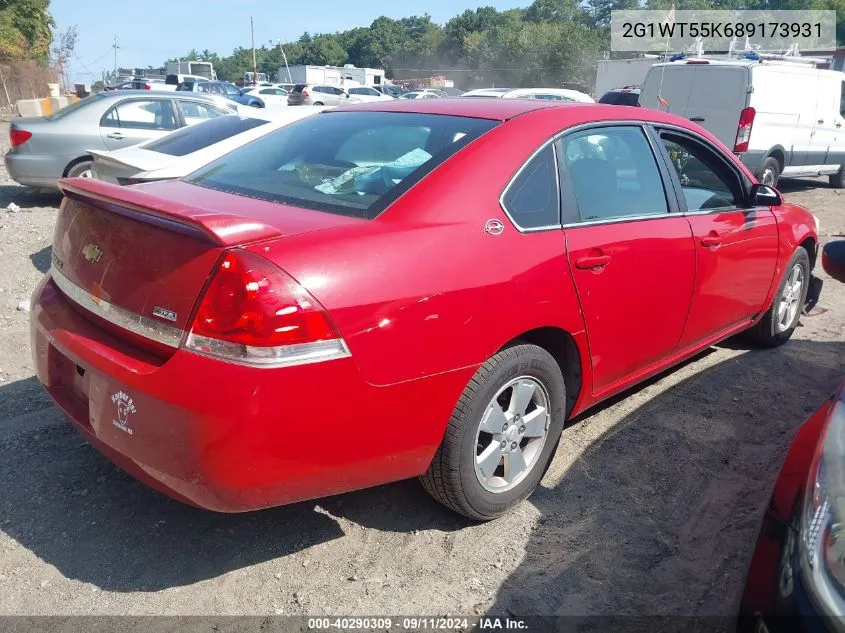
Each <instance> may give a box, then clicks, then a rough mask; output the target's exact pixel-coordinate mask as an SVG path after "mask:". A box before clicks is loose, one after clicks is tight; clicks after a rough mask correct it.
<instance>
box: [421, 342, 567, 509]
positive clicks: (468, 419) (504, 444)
mask: <svg viewBox="0 0 845 633" xmlns="http://www.w3.org/2000/svg"><path fill="white" fill-rule="evenodd" d="M565 404H566V389H565V385H564V381H563V374H562V373H561V370H560V367H559V366H558V364H557V362H556V361H555V359H554V358H553V357H552V356H551V354H549V353H548V352H547V351H546V350H544V349H543V348H541V347H538V346H536V345H514V346H513V347H508V348H506V349H504V350H502V351H501V352H499V353H498V354H496V355H495V356H493V357H492V358H491V359H490V360H488V361H487V362H486V363H484V365H482V366H481V367H480V368H479V369H478V371H477V372H476V374H475V376H473V378H472V380H471V381H470V383H469V384H468V385H467V387H466V389H464V392H463V394H461V397H460V399H459V400H458V404H457V406H456V407H455V410H454V412H453V413H452V417H451V419H450V420H449V425H448V427H447V429H446V434H445V435H444V437H443V441H442V442H441V444H440V447H439V448H438V449H437V453H436V454H435V456H434V459H433V460H432V463H431V465H430V466H429V468H428V472H426V474H425V475H423V476H422V477H421V481H422V484H423V487H424V488H425V489H426V490H427V491H428V493H429V494H431V496H433V497H434V498H435V499H437V500H438V501H439V502H440V503H442V504H443V505H445V506H447V507H449V508H451V509H452V510H454V511H455V512H458V513H459V514H462V515H464V516H466V517H469V518H471V519H476V520H479V521H487V520H490V519H495V518H496V517H499V516H501V515H503V514H505V513H506V512H507V511H508V510H510V509H511V508H512V507H514V506H515V505H517V504H519V503H520V502H522V501H523V500H524V499H526V498H527V497H528V496H529V495H530V494H531V493H532V492H533V491H534V489H535V488H536V487H537V484H539V483H540V479H542V477H543V475H544V474H545V472H546V469H547V468H548V465H549V462H550V461H551V458H552V455H553V454H554V451H555V448H556V447H557V443H558V440H559V439H560V434H561V431H562V430H563V424H564V420H565V415H566V407H565Z"/></svg>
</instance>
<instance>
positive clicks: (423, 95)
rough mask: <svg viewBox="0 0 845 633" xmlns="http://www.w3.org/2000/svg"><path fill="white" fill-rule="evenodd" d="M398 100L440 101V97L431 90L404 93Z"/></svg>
mask: <svg viewBox="0 0 845 633" xmlns="http://www.w3.org/2000/svg"><path fill="white" fill-rule="evenodd" d="M399 98H400V99H441V98H442V97H441V95H440V94H439V93H437V92H435V91H433V90H412V91H410V92H406V93H404V94H403V95H402V96H400V97H399Z"/></svg>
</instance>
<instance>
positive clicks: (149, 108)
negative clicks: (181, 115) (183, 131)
mask: <svg viewBox="0 0 845 633" xmlns="http://www.w3.org/2000/svg"><path fill="white" fill-rule="evenodd" d="M100 125H102V126H103V127H119V128H130V129H135V130H175V129H176V117H175V116H174V112H173V104H171V103H170V100H169V99H158V100H155V101H150V100H144V99H135V100H131V101H122V102H120V103H118V104H117V105H115V106H113V107H112V108H110V109H109V111H108V112H106V113H105V114H104V115H103V118H102V119H101V120H100Z"/></svg>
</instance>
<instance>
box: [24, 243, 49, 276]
mask: <svg viewBox="0 0 845 633" xmlns="http://www.w3.org/2000/svg"><path fill="white" fill-rule="evenodd" d="M52 251H53V247H52V246H45V247H44V248H42V249H41V250H40V251H38V252H36V253H32V255H30V256H29V260H30V261H31V262H32V265H33V266H35V269H36V270H38V272H41V273H46V272H47V271H48V270H49V269H50V259H51V257H52Z"/></svg>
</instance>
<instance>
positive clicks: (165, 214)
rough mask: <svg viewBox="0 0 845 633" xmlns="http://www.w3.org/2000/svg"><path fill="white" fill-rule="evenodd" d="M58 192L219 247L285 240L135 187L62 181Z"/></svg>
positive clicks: (258, 225)
mask: <svg viewBox="0 0 845 633" xmlns="http://www.w3.org/2000/svg"><path fill="white" fill-rule="evenodd" d="M59 189H60V190H61V192H62V193H63V194H64V195H65V196H66V197H67V198H69V199H71V200H76V201H78V202H82V203H83V204H87V205H89V206H92V207H95V208H97V209H101V210H103V211H108V212H110V213H116V214H118V215H122V216H125V217H128V218H131V219H133V220H136V221H138V222H145V223H147V224H152V225H155V226H159V227H162V228H165V229H167V230H169V231H175V232H177V233H181V234H183V235H189V236H190V237H193V238H194V239H200V240H204V241H206V242H210V243H212V244H215V245H217V246H224V247H228V246H237V245H240V244H245V243H249V242H256V241H259V240H267V239H273V238H276V237H281V236H282V233H281V231H280V230H279V229H277V228H276V227H273V226H269V225H267V224H264V223H263V222H256V221H255V220H251V219H249V218H245V217H243V216H239V215H234V214H232V213H220V212H218V211H214V210H212V209H203V208H201V207H195V206H192V205H187V204H184V203H181V202H174V201H172V200H168V199H167V198H162V197H160V196H156V195H153V194H151V193H147V192H146V191H144V190H143V189H139V188H135V187H121V186H119V185H113V184H111V183H108V182H103V181H101V180H94V179H92V178H62V179H60V180H59Z"/></svg>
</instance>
